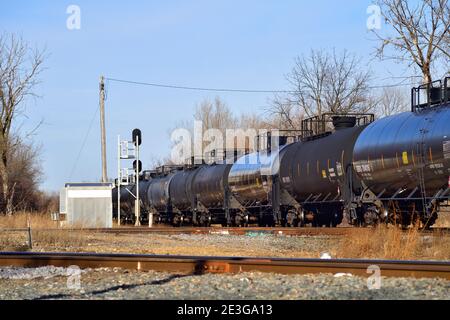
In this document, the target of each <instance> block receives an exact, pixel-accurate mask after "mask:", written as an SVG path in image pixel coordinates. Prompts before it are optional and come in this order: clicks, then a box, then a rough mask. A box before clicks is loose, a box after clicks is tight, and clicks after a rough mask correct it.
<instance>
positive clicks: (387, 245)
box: [337, 226, 450, 260]
mask: <svg viewBox="0 0 450 320" xmlns="http://www.w3.org/2000/svg"><path fill="white" fill-rule="evenodd" d="M337 255H338V256H339V257H342V258H378V259H400V260H408V259H425V258H426V259H438V260H449V259H450V238H449V237H448V236H446V235H444V234H442V233H440V232H439V231H435V232H433V234H423V233H421V232H420V230H418V229H417V228H414V227H413V228H410V229H408V230H407V231H403V230H400V229H398V228H395V227H387V226H378V227H376V228H373V229H365V230H361V232H355V233H352V234H351V235H350V236H348V237H346V238H344V239H343V241H342V242H341V245H340V247H339V248H338V250H337Z"/></svg>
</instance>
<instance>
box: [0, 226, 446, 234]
mask: <svg viewBox="0 0 450 320" xmlns="http://www.w3.org/2000/svg"><path fill="white" fill-rule="evenodd" d="M367 230H371V228H356V227H338V228H313V227H302V228H288V227H247V228H239V227H181V228H175V227H153V228H148V227H115V228H36V229H32V231H33V232H34V231H46V232H53V231H68V232H80V231H82V232H98V233H113V234H146V233H149V234H151V233H153V234H169V235H170V234H211V235H214V234H216V235H264V234H272V235H290V236H322V235H323V236H343V235H349V234H351V233H358V232H361V231H367ZM23 231H29V229H28V228H16V229H14V228H0V233H2V232H23ZM405 231H406V232H407V231H408V230H405ZM419 232H420V233H421V234H424V235H430V234H431V235H433V234H434V233H436V234H441V235H449V234H450V228H432V229H429V230H420V231H419Z"/></svg>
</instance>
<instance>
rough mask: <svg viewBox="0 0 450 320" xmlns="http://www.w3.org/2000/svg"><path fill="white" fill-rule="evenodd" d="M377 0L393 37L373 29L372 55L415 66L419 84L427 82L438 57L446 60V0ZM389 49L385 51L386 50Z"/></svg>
mask: <svg viewBox="0 0 450 320" xmlns="http://www.w3.org/2000/svg"><path fill="white" fill-rule="evenodd" d="M410 3H411V1H408V0H378V5H379V6H380V8H381V12H382V16H383V18H384V20H385V22H386V24H387V25H389V26H391V27H392V29H393V34H392V35H389V34H386V35H382V34H380V33H379V32H378V31H377V30H373V32H374V34H375V35H376V37H377V39H378V40H379V41H380V46H379V47H378V49H377V51H376V54H377V56H378V57H380V58H383V59H393V60H396V61H400V62H407V63H408V65H409V66H414V65H415V66H417V67H418V68H420V70H421V72H422V75H423V82H424V83H427V82H431V81H432V77H431V73H432V66H433V63H435V62H436V61H437V60H438V59H439V58H444V61H446V62H447V63H448V59H449V58H450V38H449V37H450V36H449V32H450V19H449V16H450V13H449V12H450V9H449V3H448V0H421V1H414V5H413V6H411V5H410ZM388 48H390V49H393V50H392V52H387V49H388Z"/></svg>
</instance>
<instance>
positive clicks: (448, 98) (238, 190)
mask: <svg viewBox="0 0 450 320" xmlns="http://www.w3.org/2000/svg"><path fill="white" fill-rule="evenodd" d="M411 96H412V102H411V105H412V107H411V111H409V112H404V113H400V114H397V115H392V116H389V117H385V118H382V119H379V120H375V119H374V116H373V115H371V114H322V115H321V116H320V117H319V116H316V117H312V118H309V119H305V120H304V121H303V122H302V126H301V129H299V130H298V131H293V132H291V133H289V132H287V133H285V134H281V135H278V136H270V134H269V135H268V136H267V137H266V139H265V141H267V142H268V143H267V147H266V148H265V149H266V150H258V151H257V152H254V153H251V154H244V155H242V156H240V157H235V159H234V160H235V161H233V163H229V161H226V160H229V159H228V158H224V159H223V161H216V162H215V163H213V164H202V165H193V164H190V165H186V166H163V167H160V168H158V169H157V170H152V171H144V172H143V174H141V176H140V178H139V184H140V185H139V190H140V199H141V203H140V206H141V210H140V211H141V214H140V216H139V219H140V220H141V222H142V223H145V222H146V221H148V219H149V217H151V216H152V217H153V219H154V220H155V221H157V222H165V223H172V224H174V225H182V224H193V225H200V226H208V225H210V224H212V223H219V224H223V225H234V226H246V225H248V224H259V225H260V226H273V225H286V226H302V225H305V224H312V225H313V226H336V225H338V224H340V223H342V222H343V220H344V219H345V221H346V222H347V223H349V224H351V225H357V226H361V225H363V226H366V225H374V224H377V223H383V222H385V223H393V224H399V225H402V226H407V225H409V224H411V223H413V222H417V221H420V222H421V223H422V225H424V226H431V225H432V224H433V223H434V222H435V220H436V218H437V214H438V212H439V209H440V207H441V206H444V205H448V200H449V197H450V195H449V186H450V77H447V78H445V79H444V80H443V81H441V80H439V81H435V82H433V83H430V84H425V85H422V86H419V87H417V88H413V89H412V92H411ZM289 140H291V141H290V143H287V142H288V141H289ZM274 145H275V146H276V148H272V146H274ZM134 190H135V186H133V185H129V186H126V187H123V186H121V191H120V195H121V208H120V216H121V220H122V222H127V221H128V222H131V223H134V219H135V214H134V209H133V208H134V204H133V203H134V197H132V193H134ZM113 201H114V205H115V209H114V214H115V216H116V217H117V188H115V189H114V191H113Z"/></svg>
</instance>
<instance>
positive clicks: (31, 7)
mask: <svg viewBox="0 0 450 320" xmlns="http://www.w3.org/2000/svg"><path fill="white" fill-rule="evenodd" d="M343 3H345V5H343ZM370 3H371V2H370V1H366V0H346V1H345V2H344V1H331V0H315V1H299V0H296V1H287V0H285V1H256V0H255V1H231V0H223V1H219V0H217V1H212V0H210V1H206V0H203V1H202V0H199V1H133V0H129V1H126V2H125V1H77V0H73V1H50V0H48V1H5V0H0V7H1V8H2V9H1V10H0V31H6V32H14V33H19V34H21V35H22V36H23V38H24V39H25V40H27V41H29V42H30V44H32V45H34V46H37V47H39V48H44V47H45V48H46V50H47V52H48V53H49V58H48V59H47V62H46V67H47V69H46V70H45V72H44V73H43V74H42V77H41V80H42V84H41V85H40V86H39V87H38V88H37V92H38V94H39V95H40V96H41V98H39V99H37V100H31V101H28V106H27V115H28V118H26V119H22V120H21V121H23V122H24V126H23V128H24V129H28V130H29V129H30V128H32V127H33V126H35V125H36V124H37V123H39V121H40V120H42V119H43V120H44V124H43V125H42V126H41V127H40V128H39V131H38V132H37V134H36V135H35V136H34V138H33V139H34V141H35V142H37V143H40V144H41V145H42V148H43V153H42V161H43V169H44V172H45V178H44V181H43V183H42V188H43V189H44V190H50V191H52V190H58V189H59V188H60V187H62V186H63V184H64V183H65V182H67V181H68V180H69V179H71V180H72V181H96V180H97V179H99V177H100V175H101V170H100V144H99V141H100V138H99V136H100V132H99V124H98V123H99V122H98V115H97V118H95V120H94V124H93V127H92V130H91V132H90V135H89V138H88V140H87V143H86V145H85V148H84V149H83V152H82V154H81V156H80V158H79V161H78V163H77V166H76V170H75V171H74V174H73V175H72V177H70V173H71V171H72V168H73V166H74V163H75V159H76V157H77V154H78V152H79V150H80V147H81V145H82V142H83V139H84V137H85V135H86V132H87V130H88V127H89V124H90V123H91V119H93V116H94V113H95V111H96V110H97V106H98V79H99V76H100V75H101V74H103V75H105V76H107V77H111V78H120V79H129V80H135V81H144V82H159V83H169V84H178V85H188V86H206V87H224V88H248V89H269V90H270V89H287V88H288V85H287V83H286V80H285V74H286V73H288V72H289V71H290V69H291V67H292V65H293V59H294V58H295V56H297V55H299V54H302V53H308V52H309V51H310V50H311V49H312V48H314V49H330V50H331V49H332V48H336V49H337V50H338V51H340V50H344V49H347V50H349V51H350V52H354V53H356V54H357V55H359V56H361V57H362V58H363V59H364V61H365V63H367V65H370V66H371V68H372V70H374V72H375V76H376V77H377V78H378V79H380V82H391V81H390V80H389V79H387V80H386V79H385V77H388V76H389V72H390V73H392V74H394V75H403V73H402V72H403V68H402V67H400V66H397V65H392V64H389V63H386V62H383V63H380V62H378V61H372V58H371V56H370V54H371V53H372V52H373V48H374V46H375V45H376V43H375V42H373V41H371V40H370V38H371V36H370V33H369V32H368V30H367V27H366V20H367V18H368V14H367V13H366V10H367V7H368V6H369V5H370ZM71 4H75V5H78V6H79V7H80V9H81V29H80V30H68V29H67V28H66V20H67V18H68V16H69V15H68V14H67V13H66V9H67V7H68V6H69V5H71ZM388 70H389V72H388ZM381 79H383V80H381ZM107 89H108V100H107V102H106V119H107V135H108V140H107V148H108V173H109V177H115V176H116V170H117V160H116V141H117V135H118V134H121V135H123V136H126V135H129V134H130V132H131V129H133V128H135V127H138V128H141V129H142V132H143V145H142V157H143V163H144V167H146V166H148V165H149V164H150V163H151V162H152V159H154V158H160V157H163V156H166V155H167V154H169V151H170V150H169V145H170V141H169V131H170V129H171V128H173V127H174V125H175V124H176V123H177V122H179V121H182V120H186V119H191V117H192V113H193V110H194V108H195V106H196V105H197V104H198V103H200V102H201V101H202V100H203V99H205V98H211V99H213V98H214V97H215V96H217V95H219V96H220V97H222V98H223V99H224V100H225V101H226V102H227V103H228V105H229V106H230V107H231V109H232V110H233V111H234V112H236V113H237V114H238V113H240V112H248V111H254V112H262V109H261V107H263V106H266V105H267V104H268V101H269V99H270V98H271V96H270V95H268V94H239V93H225V94H222V93H221V94H216V93H209V92H191V91H177V90H169V89H163V88H150V87H137V86H131V85H124V84H118V83H112V82H110V83H108V86H107Z"/></svg>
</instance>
